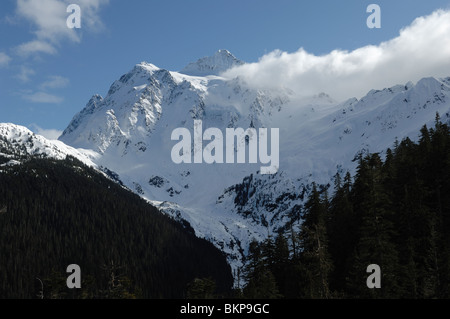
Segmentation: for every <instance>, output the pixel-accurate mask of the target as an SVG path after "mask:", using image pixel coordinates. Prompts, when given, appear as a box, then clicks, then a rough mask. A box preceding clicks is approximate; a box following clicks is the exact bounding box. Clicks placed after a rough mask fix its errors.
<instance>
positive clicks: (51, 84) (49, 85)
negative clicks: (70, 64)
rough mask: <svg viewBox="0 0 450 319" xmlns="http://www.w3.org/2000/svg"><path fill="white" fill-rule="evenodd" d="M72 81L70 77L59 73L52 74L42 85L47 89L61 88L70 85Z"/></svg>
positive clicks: (43, 88)
mask: <svg viewBox="0 0 450 319" xmlns="http://www.w3.org/2000/svg"><path fill="white" fill-rule="evenodd" d="M69 83H70V81H69V79H68V78H65V77H63V76H59V75H51V76H49V77H48V80H47V81H45V82H43V83H42V84H41V85H40V88H41V89H42V90H46V89H60V88H65V87H67V86H68V85H69Z"/></svg>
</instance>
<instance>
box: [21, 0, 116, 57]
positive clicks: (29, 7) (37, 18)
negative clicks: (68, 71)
mask: <svg viewBox="0 0 450 319" xmlns="http://www.w3.org/2000/svg"><path fill="white" fill-rule="evenodd" d="M72 3H73V4H78V5H80V7H81V10H82V11H81V12H82V16H81V19H82V29H85V28H86V29H89V30H94V31H95V30H97V29H98V28H99V27H100V26H102V23H101V19H100V17H99V15H98V12H99V9H100V7H101V6H102V5H105V4H107V3H109V0H89V1H88V0H78V1H77V0H17V6H16V16H17V17H18V18H21V19H25V20H27V21H29V22H30V23H31V24H32V25H33V31H32V33H33V34H34V39H32V40H30V41H28V42H25V43H22V44H21V45H19V46H18V47H17V52H18V53H19V54H21V55H24V56H27V55H30V54H33V53H46V54H55V53H56V52H57V48H58V46H59V45H60V43H61V42H62V41H70V42H80V41H81V33H80V32H79V31H77V30H76V29H70V28H68V27H67V24H66V20H67V17H68V15H69V14H68V13H67V11H66V10H67V6H68V5H69V4H72Z"/></svg>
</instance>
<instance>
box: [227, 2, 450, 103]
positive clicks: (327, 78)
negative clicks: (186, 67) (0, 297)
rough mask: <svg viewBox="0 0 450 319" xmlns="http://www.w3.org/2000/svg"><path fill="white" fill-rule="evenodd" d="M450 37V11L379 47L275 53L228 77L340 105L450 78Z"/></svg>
mask: <svg viewBox="0 0 450 319" xmlns="http://www.w3.org/2000/svg"><path fill="white" fill-rule="evenodd" d="M449 35H450V11H444V10H438V11H436V12H434V13H432V14H431V15H429V16H426V17H420V18H417V19H416V20H415V21H414V22H413V23H412V24H411V25H409V26H408V27H406V28H404V29H402V30H401V31H400V34H399V36H398V37H396V38H394V39H392V40H390V41H387V42H383V43H381V44H379V45H377V46H365V47H362V48H359V49H357V50H354V51H351V52H349V51H341V50H335V51H332V52H330V53H328V54H326V55H322V56H316V55H314V54H311V53H308V52H307V51H305V50H304V49H300V50H298V51H297V52H294V53H286V52H281V51H274V52H271V53H269V54H267V55H265V56H263V57H262V58H261V59H260V61H259V62H257V63H251V64H247V65H243V66H239V67H236V68H234V69H231V70H229V71H228V72H226V73H225V74H224V76H226V77H230V78H234V77H238V76H239V77H241V78H243V79H244V80H246V81H247V82H248V83H249V84H250V85H253V86H255V87H259V88H264V87H274V86H276V85H279V86H283V87H288V88H292V89H294V90H296V91H298V92H301V93H303V95H309V96H310V95H315V94H317V93H320V92H326V93H328V94H330V95H331V96H333V97H334V98H337V99H346V98H350V97H353V96H355V97H361V96H363V95H364V94H365V93H367V92H368V91H369V90H370V89H372V88H384V87H388V86H392V85H395V84H404V83H406V82H408V81H417V80H419V79H420V78H422V77H427V76H437V77H442V76H450V36H449Z"/></svg>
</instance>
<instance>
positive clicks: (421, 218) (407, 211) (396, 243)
mask: <svg viewBox="0 0 450 319" xmlns="http://www.w3.org/2000/svg"><path fill="white" fill-rule="evenodd" d="M301 217H302V224H301V229H300V231H299V232H294V231H292V232H290V233H284V234H279V235H278V236H277V237H276V238H272V237H270V236H269V238H267V239H266V240H265V241H264V242H262V243H257V242H253V243H252V245H251V247H250V253H249V259H248V261H247V265H246V269H245V275H246V278H245V279H246V280H247V285H246V286H245V288H244V289H243V296H244V297H247V298H283V297H284V298H320V299H325V298H409V299H412V298H421V299H422V298H449V297H450V129H449V126H448V125H447V124H443V123H442V122H441V121H440V118H439V115H437V116H436V123H435V127H434V128H431V129H428V128H427V127H426V126H424V127H423V128H422V129H421V131H420V139H419V141H418V142H417V143H414V142H412V141H411V140H410V139H408V138H406V139H404V140H403V141H402V142H400V143H399V142H396V143H395V145H394V147H393V149H392V150H391V149H388V150H387V151H386V156H385V158H384V159H382V158H381V156H380V155H379V154H369V155H366V156H360V158H359V159H358V167H357V171H356V175H355V176H354V177H353V178H352V176H351V175H350V174H349V173H347V174H346V175H345V176H341V175H340V174H336V176H335V185H334V190H333V191H332V194H331V196H330V195H329V194H328V191H327V190H326V188H319V187H318V186H316V185H313V186H312V191H311V194H310V196H309V198H308V200H307V202H306V203H305V205H304V207H303V208H302V212H301ZM371 264H377V265H379V266H380V268H381V288H380V289H369V288H368V287H367V285H366V280H367V278H368V276H369V275H370V273H367V272H366V270H367V266H369V265H371Z"/></svg>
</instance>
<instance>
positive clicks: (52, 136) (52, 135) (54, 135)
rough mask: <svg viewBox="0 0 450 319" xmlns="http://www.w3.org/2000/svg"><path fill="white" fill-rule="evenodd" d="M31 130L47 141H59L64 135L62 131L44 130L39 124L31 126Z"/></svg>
mask: <svg viewBox="0 0 450 319" xmlns="http://www.w3.org/2000/svg"><path fill="white" fill-rule="evenodd" d="M30 126H31V130H32V131H33V132H34V133H36V134H38V135H42V136H43V137H45V138H46V139H49V140H57V139H58V137H60V136H61V134H62V133H63V131H60V130H55V129H44V128H42V127H40V126H38V125H37V124H31V125H30Z"/></svg>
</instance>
